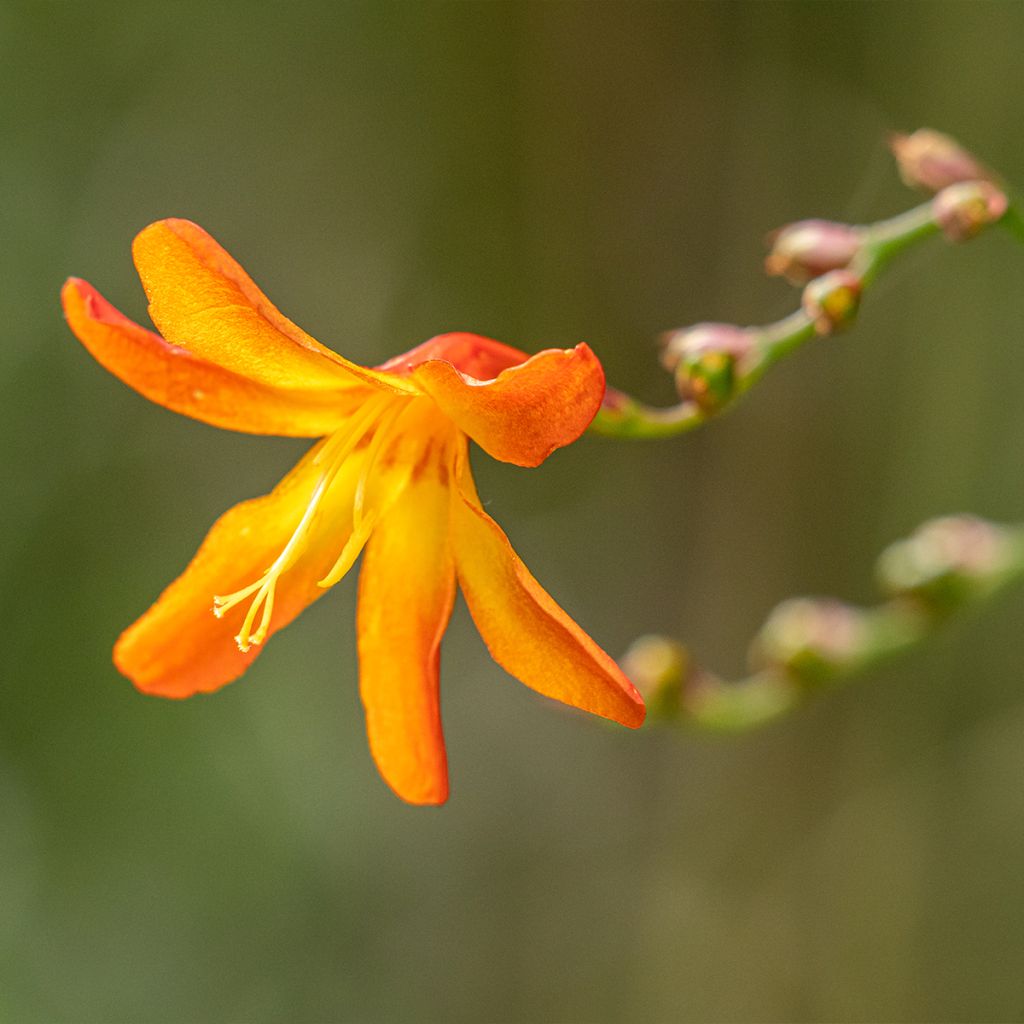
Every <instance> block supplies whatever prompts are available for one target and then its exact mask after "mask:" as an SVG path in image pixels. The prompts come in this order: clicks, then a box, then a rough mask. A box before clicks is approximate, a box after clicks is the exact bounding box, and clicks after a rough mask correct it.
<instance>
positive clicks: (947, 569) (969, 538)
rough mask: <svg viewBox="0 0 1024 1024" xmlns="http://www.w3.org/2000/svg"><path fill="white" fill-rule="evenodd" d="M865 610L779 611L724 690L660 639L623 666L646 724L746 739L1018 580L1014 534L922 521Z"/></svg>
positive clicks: (978, 524) (952, 521)
mask: <svg viewBox="0 0 1024 1024" xmlns="http://www.w3.org/2000/svg"><path fill="white" fill-rule="evenodd" d="M878 575H879V577H880V579H881V581H882V584H883V586H884V587H885V588H886V590H887V591H888V592H889V593H890V595H891V596H890V597H889V599H888V600H886V601H884V602H883V603H881V604H879V605H877V606H876V607H874V608H856V607H854V606H851V605H847V604H844V603H842V602H840V601H836V600H833V599H823V598H814V599H811V598H799V599H792V600H789V601H786V602H784V603H783V604H781V605H779V606H778V607H777V608H776V609H775V610H774V611H773V612H772V613H771V614H770V615H769V617H768V619H767V621H766V622H765V625H764V627H763V628H762V629H761V631H760V632H759V633H758V635H757V637H756V638H755V640H754V642H753V643H752V645H751V653H750V660H751V663H752V665H753V666H754V668H753V671H752V672H751V674H750V675H749V676H747V677H746V678H744V679H741V680H739V681H737V682H728V681H726V680H724V679H722V678H720V677H719V676H717V675H715V674H714V673H711V672H709V671H707V670H705V669H703V668H701V667H699V666H697V665H696V664H694V663H693V661H692V659H691V656H690V654H689V652H688V650H687V649H686V648H685V647H684V646H683V645H681V644H679V643H677V642H675V641H673V640H669V639H666V638H664V637H657V636H647V637H641V638H640V639H639V640H638V641H636V643H634V645H633V646H632V647H631V648H630V650H629V651H628V652H627V654H626V656H625V658H624V659H623V667H624V669H625V671H626V673H627V674H628V675H630V677H631V678H632V679H633V680H634V682H636V684H637V685H638V686H639V687H640V689H641V690H642V691H643V692H644V695H645V697H646V698H647V701H648V706H649V709H650V716H649V721H650V722H651V723H652V724H656V723H660V724H670V725H681V726H688V727H693V728H696V729H700V730H702V731H710V732H718V733H736V732H746V731H749V730H751V729H755V728H758V727H760V726H763V725H766V724H768V723H769V722H772V721H774V720H775V719H777V718H779V717H781V716H783V715H785V714H787V713H788V712H791V711H793V710H795V709H796V708H798V707H800V706H801V705H803V704H804V703H806V702H807V701H808V700H810V699H812V698H813V697H815V696H817V695H819V694H822V693H825V692H827V691H829V690H832V689H835V688H836V687H838V686H839V685H841V684H843V683H845V682H847V681H848V680H850V679H852V678H855V677H856V676H858V675H861V674H863V673H865V672H867V671H868V670H870V669H874V668H876V667H878V666H879V665H883V664H885V663H887V662H889V661H891V660H893V659H894V658H896V657H898V656H899V655H902V654H904V653H906V652H907V651H909V650H912V649H914V648H916V647H918V646H919V645H921V644H923V643H924V642H925V641H927V640H928V639H929V638H930V637H931V636H932V635H933V634H934V633H935V632H936V631H937V630H938V629H939V628H940V627H941V626H942V625H943V624H944V623H945V622H946V621H947V620H948V619H949V618H950V617H952V616H954V615H956V614H960V613H962V612H964V611H968V610H971V609H973V608H976V607H979V606H981V605H982V604H984V603H985V602H987V601H988V600H990V599H991V598H992V597H994V596H995V595H997V594H999V593H1001V592H1002V591H1003V590H1004V589H1006V588H1007V587H1009V586H1011V585H1013V584H1015V583H1018V582H1021V581H1024V525H1016V526H1000V525H997V524H995V523H990V522H987V521H985V520H981V519H977V518H975V517H972V516H955V517H947V518H943V519H936V520H932V521H931V522H929V523H926V524H924V525H923V526H922V527H920V528H919V529H918V530H917V531H916V532H915V533H914V534H913V535H912V536H911V537H909V538H908V539H906V540H904V541H900V542H897V543H896V544H893V545H892V546H891V547H890V548H888V549H887V550H886V551H885V552H884V553H883V555H882V556H881V558H880V559H879V563H878Z"/></svg>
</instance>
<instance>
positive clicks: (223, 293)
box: [132, 219, 415, 394]
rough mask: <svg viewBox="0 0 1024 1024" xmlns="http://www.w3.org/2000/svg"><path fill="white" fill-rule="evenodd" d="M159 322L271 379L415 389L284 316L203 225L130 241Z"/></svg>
mask: <svg viewBox="0 0 1024 1024" xmlns="http://www.w3.org/2000/svg"><path fill="white" fill-rule="evenodd" d="M132 254H133V256H134V258H135V266H136V268H137V269H138V271H139V277H141V278H142V284H143V287H144V288H145V289H146V294H147V295H148V296H149V313H150V316H151V317H152V319H153V323H154V324H156V326H157V327H158V328H159V330H160V332H161V333H162V334H163V335H164V337H165V338H167V339H168V340H169V341H171V342H173V343H174V344H175V345H180V346H181V347H182V348H186V349H188V350H189V351H190V352H193V353H195V354H196V355H198V356H200V357H202V358H203V359H207V360H209V361H210V362H211V363H216V364H218V365H219V366H223V367H225V368H226V369H229V370H233V371H235V372H236V373H240V374H242V375H243V376H246V377H251V378H253V379H255V380H259V381H262V382H263V383H267V384H275V385H285V386H289V387H299V386H306V387H316V386H319V387H326V386H330V385H332V384H335V385H336V384H337V383H338V382H339V381H342V382H345V381H348V382H349V383H351V382H353V381H361V382H362V383H364V384H370V385H373V386H375V387H379V388H384V389H385V390H388V391H396V392H399V393H403V394H404V393H409V392H412V391H414V390H415V389H414V388H413V387H412V385H411V384H410V383H409V382H408V381H406V380H403V379H402V378H401V377H398V376H396V375H393V374H387V373H379V372H377V371H375V370H368V369H365V368H364V367H361V366H358V365H356V364H355V363H350V362H349V361H348V360H347V359H343V358H342V357H341V356H339V355H338V354H337V353H335V352H332V351H331V350H330V349H328V348H325V347H324V346H323V345H321V344H320V343H319V342H317V341H315V340H314V339H313V338H311V337H310V336H309V335H308V334H306V333H305V331H302V330H300V329H299V328H298V327H296V325H295V324H293V323H292V322H291V321H290V320H289V319H288V318H287V317H285V316H283V315H282V314H281V313H280V312H279V311H278V310H277V309H276V308H275V307H274V306H273V304H272V303H271V302H270V300H269V299H268V298H267V297H266V296H265V295H264V294H263V292H261V291H260V290H259V288H257V287H256V284H255V283H254V282H253V280H252V279H251V278H250V277H249V275H248V274H246V272H245V271H244V270H243V269H242V268H241V267H240V266H239V265H238V263H236V262H235V260H233V259H232V258H231V256H229V255H228V253H227V252H225V250H224V249H222V248H221V247H220V246H219V245H218V244H217V243H216V242H215V241H214V240H213V239H212V238H211V237H210V236H209V235H208V234H207V233H206V232H205V231H204V230H203V229H202V228H201V227H199V226H198V225H196V224H193V223H192V222H191V221H187V220H178V219H168V220H161V221H157V222H156V223H155V224H150V225H149V227H147V228H144V229H143V230H142V231H141V232H139V234H138V235H137V236H136V238H135V242H134V243H133V245H132Z"/></svg>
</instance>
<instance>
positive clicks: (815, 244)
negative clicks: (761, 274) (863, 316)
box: [764, 220, 863, 284]
mask: <svg viewBox="0 0 1024 1024" xmlns="http://www.w3.org/2000/svg"><path fill="white" fill-rule="evenodd" d="M862 241H863V239H862V235H861V232H860V230H859V229H858V228H855V227H851V226H850V225H849V224H838V223H836V222H835V221H830V220H799V221H797V222H796V223H795V224H787V225H786V226H785V227H784V228H780V229H779V230H778V231H776V232H774V233H773V234H771V235H769V236H768V243H769V245H770V246H771V249H770V251H769V253H768V255H767V256H766V257H765V261H764V269H765V270H766V271H767V273H768V274H770V275H772V276H773V277H784V278H786V280H787V281H791V282H792V283H793V284H804V283H805V282H807V281H810V280H812V279H813V278H815V277H820V276H821V275H822V274H826V273H828V271H830V270H840V269H841V268H843V267H846V266H848V265H849V263H850V261H851V260H852V259H853V258H854V256H856V255H857V253H858V252H860V247H861V244H862Z"/></svg>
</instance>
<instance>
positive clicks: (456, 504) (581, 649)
mask: <svg viewBox="0 0 1024 1024" xmlns="http://www.w3.org/2000/svg"><path fill="white" fill-rule="evenodd" d="M457 479H458V486H457V487H456V488H454V489H453V495H452V545H453V548H454V551H455V565H456V570H457V572H458V578H459V586H460V587H461V588H462V593H463V594H464V595H465V598H466V604H468V605H469V610H470V613H471V614H472V616H473V621H474V622H475V623H476V627H477V629H478V630H479V631H480V635H481V636H482V637H483V639H484V643H486V644H487V647H488V649H489V650H490V652H491V657H493V658H494V660H495V661H496V662H497V663H498V664H499V665H501V667H502V668H504V669H505V670H506V671H507V672H508V673H509V674H510V675H513V676H515V677H516V679H518V680H519V681H520V682H523V683H525V684H526V685H527V686H529V687H531V688H532V689H534V690H536V691H537V692H538V693H542V694H544V695H545V696H547V697H553V698H554V699H555V700H560V701H562V702H564V703H566V704H571V705H572V706H573V707H577V708H580V709H582V710H583V711H590V712H593V713H594V714H596V715H601V716H602V717H604V718H610V719H613V720H614V721H616V722H621V723H622V724H623V725H628V726H629V727H630V728H634V729H635V728H637V727H638V726H640V725H641V724H642V723H643V720H644V714H645V709H644V702H643V698H642V697H641V696H640V694H639V693H638V692H637V690H636V688H635V687H634V686H633V684H632V683H631V682H630V681H629V680H628V679H627V678H626V677H625V676H624V675H623V674H622V672H621V671H620V669H619V667H618V665H616V664H615V662H614V661H613V660H612V659H611V658H610V657H609V656H608V655H607V654H605V652H604V651H602V650H601V648H600V647H598V646H597V644H596V643H594V641H593V640H591V638H590V637H589V636H587V634H586V633H584V632H583V630H582V629H580V627H579V626H578V625H576V623H575V622H573V620H572V619H571V618H570V617H569V616H568V615H567V614H566V613H565V612H564V611H563V610H562V609H561V608H560V607H559V606H558V605H557V604H556V603H555V601H554V600H553V599H552V597H551V596H550V595H549V594H548V593H547V591H545V590H544V589H543V588H542V587H541V586H540V584H539V583H538V582H537V581H536V580H535V579H534V578H533V576H532V575H531V574H530V571H529V570H528V569H527V568H526V566H525V565H523V563H522V561H521V560H520V558H519V556H518V555H517V554H516V553H515V551H513V550H512V545H511V544H509V542H508V538H507V537H506V536H505V534H504V532H503V531H502V529H501V527H500V526H498V524H497V523H496V522H495V521H494V520H493V519H491V517H490V516H489V515H487V513H486V512H484V510H483V509H482V508H481V507H480V502H479V499H478V498H477V496H476V492H475V488H474V487H473V482H472V477H471V476H470V474H469V464H468V461H467V460H466V458H465V453H464V452H463V454H462V456H461V458H460V460H459V466H458V469H457Z"/></svg>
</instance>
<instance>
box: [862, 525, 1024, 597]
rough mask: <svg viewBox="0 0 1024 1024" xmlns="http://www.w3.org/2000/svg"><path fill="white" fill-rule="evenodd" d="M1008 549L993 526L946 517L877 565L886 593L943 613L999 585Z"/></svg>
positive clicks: (1002, 530)
mask: <svg viewBox="0 0 1024 1024" xmlns="http://www.w3.org/2000/svg"><path fill="white" fill-rule="evenodd" d="M1012 544H1013V541H1012V539H1011V538H1010V536H1009V535H1008V534H1007V531H1006V529H1005V528H1003V527H1000V526H997V525H995V524H994V523H990V522H987V521H986V520H984V519H979V518H977V517H976V516H967V515H963V516H944V517H943V518H941V519H933V520H931V521H930V522H927V523H925V524H924V525H923V526H921V527H919V528H918V529H917V531H916V532H915V533H913V534H912V535H911V536H910V537H908V538H907V539H906V540H901V541H897V542H896V543H895V544H892V545H890V546H889V547H888V548H887V549H886V550H885V551H884V552H883V553H882V556H881V558H879V560H878V576H879V579H880V581H881V583H882V586H883V587H884V588H885V589H886V590H887V591H888V592H889V593H891V594H893V595H897V596H904V597H915V598H917V599H918V600H920V601H922V602H923V603H924V604H925V605H926V606H927V607H929V608H930V609H931V610H932V611H934V612H937V613H945V612H948V611H952V610H954V609H955V608H957V607H958V606H959V605H961V604H962V603H963V602H964V601H966V600H968V599H970V597H971V596H972V595H974V594H975V593H976V592H978V591H979V590H982V591H984V590H985V589H986V588H987V587H989V586H991V585H994V584H995V583H997V582H998V580H999V578H1000V575H1001V573H1002V570H1003V566H1004V565H1005V564H1006V562H1007V559H1008V557H1009V554H1010V551H1011V547H1012Z"/></svg>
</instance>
